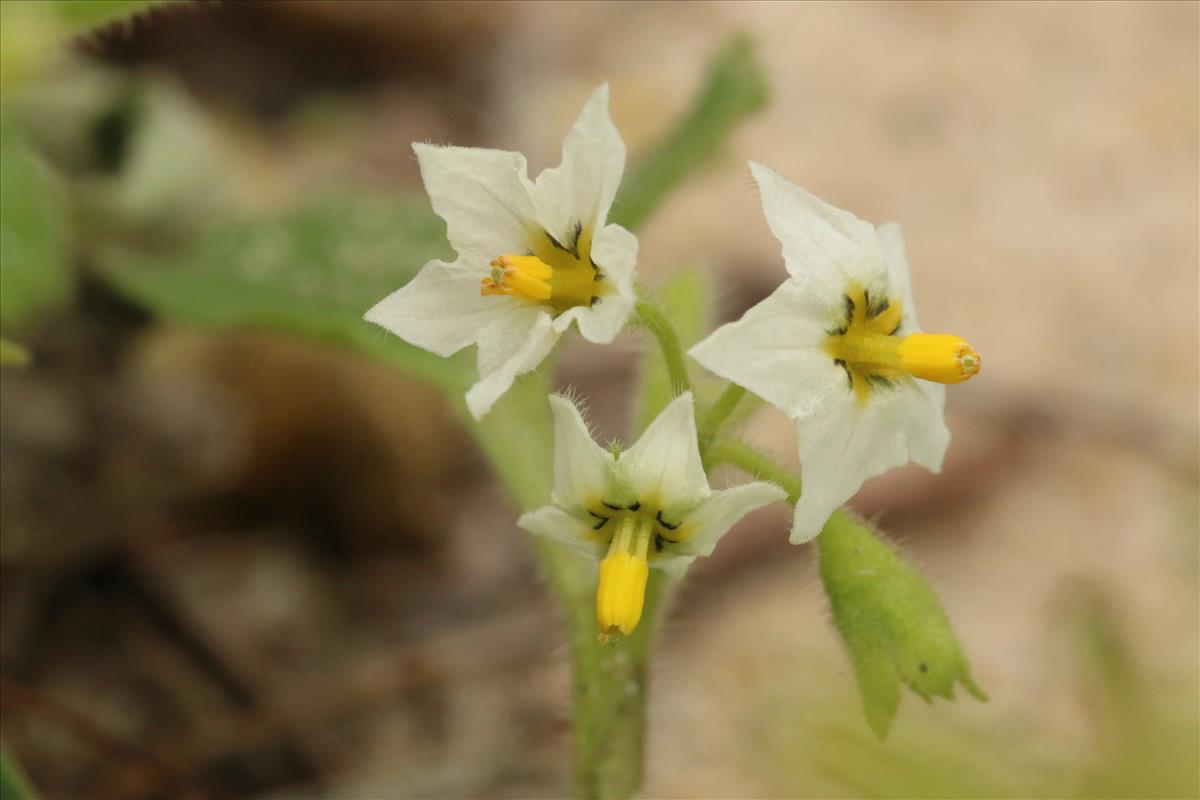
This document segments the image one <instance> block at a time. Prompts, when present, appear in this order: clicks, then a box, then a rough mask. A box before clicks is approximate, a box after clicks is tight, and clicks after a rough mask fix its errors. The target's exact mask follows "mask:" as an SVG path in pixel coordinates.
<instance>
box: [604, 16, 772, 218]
mask: <svg viewBox="0 0 1200 800" xmlns="http://www.w3.org/2000/svg"><path fill="white" fill-rule="evenodd" d="M767 99H768V90H767V79H766V75H765V73H764V72H763V70H762V68H761V67H760V66H759V64H758V62H757V60H756V59H755V57H754V43H753V41H752V40H751V39H750V37H749V36H747V35H746V34H740V33H739V34H735V35H734V36H733V37H731V38H730V39H729V41H728V42H727V43H726V44H725V46H724V47H722V48H721V49H720V51H718V52H717V54H716V56H715V57H714V58H713V60H712V61H711V62H710V63H709V67H708V72H707V74H706V76H705V80H704V83H703V86H702V88H701V90H700V92H699V94H697V96H696V99H695V100H694V101H693V103H692V107H691V110H689V111H688V113H687V114H686V115H684V117H683V118H682V119H680V120H679V122H678V123H676V125H675V127H674V128H673V129H672V130H671V132H670V133H668V134H667V136H666V137H665V138H664V139H663V140H662V141H661V142H659V144H658V145H657V146H656V147H654V149H653V150H651V151H650V152H649V153H647V154H646V155H645V156H643V157H641V158H640V159H638V160H637V161H636V162H635V163H634V164H633V167H632V169H630V171H629V173H628V174H627V175H626V176H625V180H624V181H623V182H622V185H621V190H620V192H619V194H618V195H617V199H616V202H615V203H614V205H613V208H612V212H611V214H610V215H609V219H610V221H611V222H615V223H617V224H619V225H624V226H625V227H626V228H629V229H630V230H633V229H635V228H637V227H638V226H639V225H641V224H642V223H643V222H645V221H646V219H647V218H648V217H649V216H650V215H651V214H652V213H653V212H654V211H655V209H657V208H658V206H659V205H660V204H661V203H662V201H663V200H664V199H665V198H666V196H667V195H668V194H670V193H671V191H672V190H674V189H675V188H676V187H678V186H679V185H680V184H681V183H682V182H683V181H684V179H685V178H687V177H688V176H689V175H690V174H692V173H693V172H695V171H696V170H697V169H699V168H700V167H702V166H703V165H704V164H705V163H706V162H707V161H708V160H709V159H711V158H712V157H713V155H714V154H716V153H717V151H718V150H719V149H720V148H721V146H722V145H723V144H724V143H725V142H726V141H728V140H729V138H730V136H731V135H732V134H733V131H734V130H735V129H736V128H737V126H738V125H739V124H741V123H742V122H743V121H744V120H745V119H746V118H747V117H749V116H751V115H753V114H754V113H755V112H756V111H758V110H759V109H761V108H763V107H764V106H766V104H767Z"/></svg>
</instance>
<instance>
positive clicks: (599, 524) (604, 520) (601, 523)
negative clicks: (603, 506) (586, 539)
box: [592, 517, 608, 531]
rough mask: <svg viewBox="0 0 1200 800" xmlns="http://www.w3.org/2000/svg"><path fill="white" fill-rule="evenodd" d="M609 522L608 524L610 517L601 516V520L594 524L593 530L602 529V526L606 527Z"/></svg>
mask: <svg viewBox="0 0 1200 800" xmlns="http://www.w3.org/2000/svg"><path fill="white" fill-rule="evenodd" d="M607 524H608V517H601V518H600V521H599V522H597V523H596V524H595V525H593V526H592V530H594V531H598V530H600V529H601V528H603V527H604V526H605V525H607Z"/></svg>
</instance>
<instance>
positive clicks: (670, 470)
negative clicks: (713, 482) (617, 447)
mask: <svg viewBox="0 0 1200 800" xmlns="http://www.w3.org/2000/svg"><path fill="white" fill-rule="evenodd" d="M617 465H618V467H619V469H620V470H621V472H622V473H623V474H624V476H625V478H626V480H627V481H628V482H629V485H630V487H631V488H632V489H633V491H634V493H635V494H636V495H637V498H638V500H640V501H643V502H644V501H647V500H653V501H655V502H659V503H661V504H662V505H663V506H667V507H670V506H674V505H685V504H689V503H695V502H699V501H700V500H703V499H704V498H706V497H708V495H709V493H710V490H709V488H708V478H707V477H706V476H705V474H704V466H703V465H702V464H701V462H700V450H699V448H698V447H697V445H696V418H695V409H694V407H693V403H692V393H691V392H684V393H683V394H681V395H680V396H679V397H676V398H675V399H674V400H672V401H671V404H670V405H669V406H667V407H666V408H665V409H663V411H662V413H661V414H659V415H658V417H656V418H655V420H654V421H653V422H651V423H650V426H649V427H648V428H646V432H645V433H643V434H642V438H640V439H638V441H637V444H635V445H634V446H633V447H631V448H629V449H628V450H626V451H625V452H624V453H622V454H621V457H620V459H618V461H617Z"/></svg>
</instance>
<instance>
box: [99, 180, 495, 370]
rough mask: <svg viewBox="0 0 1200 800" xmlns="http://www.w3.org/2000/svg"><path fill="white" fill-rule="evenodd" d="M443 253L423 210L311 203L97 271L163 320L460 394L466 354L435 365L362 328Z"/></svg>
mask: <svg viewBox="0 0 1200 800" xmlns="http://www.w3.org/2000/svg"><path fill="white" fill-rule="evenodd" d="M446 254H447V251H446V244H445V236H444V228H443V226H442V223H441V221H440V220H438V219H437V218H436V217H435V216H433V214H432V213H431V212H430V211H429V208H428V205H427V204H426V203H424V202H423V201H418V200H416V199H413V200H411V201H410V202H398V201H397V200H395V199H393V198H355V199H353V200H352V199H350V198H347V197H342V196H320V195H318V196H317V197H315V198H313V199H311V200H310V201H309V202H308V203H307V204H305V205H304V206H302V207H300V208H298V209H295V210H291V211H287V212H284V213H282V214H275V215H262V216H257V217H246V218H238V219H227V220H222V221H219V222H216V223H214V224H212V225H211V226H209V227H208V228H206V229H205V230H204V231H203V233H202V234H201V235H200V237H199V239H198V241H196V242H195V243H194V246H192V247H190V248H189V249H188V250H187V251H185V252H175V253H170V254H159V255H149V254H145V253H137V254H131V253H120V252H109V253H107V254H104V255H103V256H102V262H103V264H104V265H105V272H106V274H107V275H108V276H109V277H110V279H111V280H112V282H113V283H114V285H115V286H116V287H117V288H118V289H119V290H120V291H122V292H123V293H125V294H126V295H128V296H129V297H131V298H133V299H134V300H136V301H138V302H140V303H141V304H143V305H145V306H147V307H148V308H150V309H152V310H153V311H155V312H156V313H158V314H160V315H162V316H164V317H167V318H171V319H175V320H179V321H182V322H187V323H190V324H193V325H198V326H201V327H211V328H249V329H257V330H263V331H273V332H277V333H284V334H290V335H294V336H299V337H302V338H307V339H311V340H313V341H317V342H323V343H326V344H331V345H335V346H339V347H344V348H347V349H349V350H352V351H355V352H358V353H360V354H362V355H364V356H367V357H369V358H372V359H375V360H378V361H381V362H383V363H385V364H388V365H390V366H392V367H395V368H397V369H399V370H401V371H403V372H405V373H407V374H408V375H411V376H413V377H416V378H419V379H421V380H425V381H428V382H430V383H433V384H435V385H437V386H440V387H442V388H443V389H446V390H447V391H451V392H460V391H464V390H465V387H466V386H468V385H469V384H470V380H471V377H472V376H473V374H474V369H473V365H472V364H471V360H470V358H469V354H467V353H462V354H459V355H458V356H455V357H454V358H449V359H444V358H440V357H438V356H435V355H433V354H432V353H427V352H426V351H424V350H420V349H418V348H416V347H412V346H411V345H408V344H406V343H404V342H403V341H401V340H399V339H397V338H396V337H395V336H392V335H390V334H388V333H387V332H386V331H384V330H382V329H381V328H379V327H377V326H375V325H372V324H370V323H368V322H365V321H364V320H363V319H362V315H363V313H364V312H365V311H366V310H367V309H368V308H370V307H371V306H372V305H374V304H375V303H376V302H378V301H379V300H381V299H383V298H384V297H385V296H387V295H388V294H389V293H391V292H393V291H395V290H396V289H398V288H400V287H401V286H403V285H404V284H405V283H407V282H408V280H409V279H410V278H412V276H413V275H415V274H416V272H417V270H418V269H419V268H420V267H421V266H422V265H423V264H424V263H425V262H426V261H428V260H430V259H433V258H437V257H440V256H445V255H446Z"/></svg>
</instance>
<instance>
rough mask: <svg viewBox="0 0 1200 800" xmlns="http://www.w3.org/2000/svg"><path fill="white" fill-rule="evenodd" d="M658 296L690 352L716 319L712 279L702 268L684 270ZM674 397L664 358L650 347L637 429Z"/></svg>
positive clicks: (643, 369) (638, 399)
mask: <svg viewBox="0 0 1200 800" xmlns="http://www.w3.org/2000/svg"><path fill="white" fill-rule="evenodd" d="M656 294H657V296H658V301H659V304H660V306H661V307H662V310H663V312H664V313H665V314H666V316H667V318H668V319H670V320H671V321H672V322H674V324H675V332H676V333H677V334H678V335H679V343H680V345H681V346H682V347H683V349H684V350H687V348H689V347H691V346H692V345H693V344H695V343H696V342H698V341H699V340H700V337H701V336H702V335H703V334H704V332H705V331H706V330H707V329H708V325H709V323H710V321H711V319H712V287H711V285H710V284H709V281H708V276H707V275H706V274H705V273H704V272H702V271H701V270H698V269H691V268H689V269H684V270H680V271H679V272H677V273H675V274H674V275H673V276H671V278H670V280H668V281H667V282H666V283H664V284H663V285H662V286H661V287H659V289H658V291H657V292H656ZM672 397H673V392H672V390H671V379H670V377H669V375H668V373H667V366H666V362H665V361H664V360H663V355H662V353H661V352H660V351H659V349H658V348H657V347H647V348H646V349H645V354H644V355H643V356H642V366H641V375H640V379H639V386H638V391H637V397H636V401H635V402H636V420H635V422H636V425H637V430H639V431H642V430H645V429H646V426H648V425H649V424H650V423H651V422H652V421H653V420H654V418H655V417H657V416H658V414H659V412H661V411H662V410H663V409H664V408H666V407H667V404H668V403H670V402H671V399H672Z"/></svg>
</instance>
